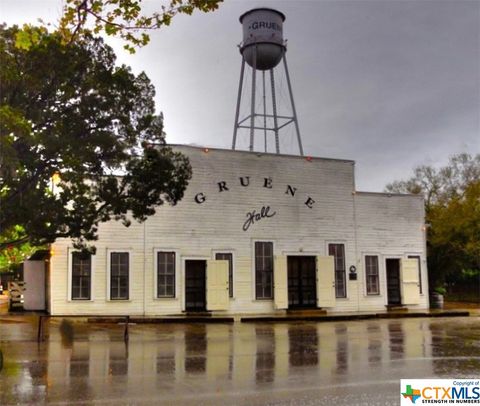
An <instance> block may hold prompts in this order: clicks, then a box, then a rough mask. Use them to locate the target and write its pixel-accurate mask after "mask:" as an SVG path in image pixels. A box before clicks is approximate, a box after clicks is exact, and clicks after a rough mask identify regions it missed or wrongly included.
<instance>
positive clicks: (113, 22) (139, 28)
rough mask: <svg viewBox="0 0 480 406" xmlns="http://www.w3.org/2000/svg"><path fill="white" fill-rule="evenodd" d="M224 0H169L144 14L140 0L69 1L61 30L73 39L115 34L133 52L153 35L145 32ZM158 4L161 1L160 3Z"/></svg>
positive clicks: (213, 6) (64, 34)
mask: <svg viewBox="0 0 480 406" xmlns="http://www.w3.org/2000/svg"><path fill="white" fill-rule="evenodd" d="M222 2H223V0H169V1H164V4H163V5H159V6H158V5H157V9H158V10H159V11H155V12H152V13H151V14H149V15H143V14H142V6H141V0H66V2H65V7H64V10H63V16H62V18H61V20H60V26H59V33H61V34H62V36H63V37H64V39H65V40H66V41H67V42H72V41H73V40H75V38H76V37H77V36H79V35H83V34H85V33H91V32H92V31H93V33H94V34H100V33H102V32H103V33H105V34H107V35H116V36H119V37H120V38H122V39H123V40H125V41H126V44H125V45H124V48H125V49H127V50H128V51H130V52H134V51H135V47H138V46H143V45H146V44H147V43H148V42H149V40H150V37H149V35H148V34H147V33H146V31H150V30H154V29H158V28H161V27H162V26H168V25H170V23H171V21H172V19H173V18H174V17H175V16H176V15H178V14H188V15H190V14H192V13H193V12H194V11H195V10H199V11H202V12H205V13H207V12H209V11H213V10H216V9H217V8H218V6H219V4H220V3H222ZM157 4H158V3H157Z"/></svg>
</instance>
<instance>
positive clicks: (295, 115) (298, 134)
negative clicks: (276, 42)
mask: <svg viewBox="0 0 480 406" xmlns="http://www.w3.org/2000/svg"><path fill="white" fill-rule="evenodd" d="M283 66H285V74H286V76H287V85H288V92H289V93H290V101H291V102H292V112H293V122H294V123H295V129H296V130H297V139H298V148H299V150H300V155H302V156H303V147H302V140H301V138H300V129H299V128H298V120H297V110H296V109H295V102H294V101H293V93H292V85H291V83H290V75H289V73H288V66H287V56H286V54H285V53H284V54H283Z"/></svg>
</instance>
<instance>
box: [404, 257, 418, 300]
mask: <svg viewBox="0 0 480 406" xmlns="http://www.w3.org/2000/svg"><path fill="white" fill-rule="evenodd" d="M401 281H402V296H403V297H402V299H403V300H402V304H404V305H413V304H419V303H420V283H419V281H418V260H417V259H402V260H401Z"/></svg>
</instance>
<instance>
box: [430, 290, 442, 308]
mask: <svg viewBox="0 0 480 406" xmlns="http://www.w3.org/2000/svg"><path fill="white" fill-rule="evenodd" d="M430 308H431V309H443V295H441V294H440V293H436V292H433V293H432V294H431V295H430Z"/></svg>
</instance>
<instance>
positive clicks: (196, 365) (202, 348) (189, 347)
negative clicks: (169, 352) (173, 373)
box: [185, 325, 207, 374]
mask: <svg viewBox="0 0 480 406" xmlns="http://www.w3.org/2000/svg"><path fill="white" fill-rule="evenodd" d="M206 328H207V326H206V325H190V326H187V327H186V330H185V372H187V373H191V374H198V373H205V371H206V369H207V357H206V355H207V331H206Z"/></svg>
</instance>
